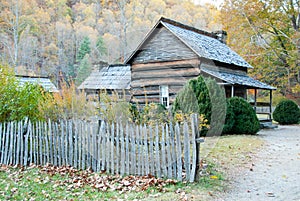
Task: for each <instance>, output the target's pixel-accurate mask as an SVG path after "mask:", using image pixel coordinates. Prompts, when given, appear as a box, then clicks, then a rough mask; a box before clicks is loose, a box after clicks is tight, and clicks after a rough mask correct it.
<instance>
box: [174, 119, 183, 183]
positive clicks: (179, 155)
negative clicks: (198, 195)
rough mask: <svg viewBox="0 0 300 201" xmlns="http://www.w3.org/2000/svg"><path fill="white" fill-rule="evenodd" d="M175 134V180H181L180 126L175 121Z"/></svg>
mask: <svg viewBox="0 0 300 201" xmlns="http://www.w3.org/2000/svg"><path fill="white" fill-rule="evenodd" d="M175 133H176V134H175V135H176V149H177V152H176V153H177V155H176V162H177V180H178V181H182V160H181V154H182V152H181V139H180V127H179V124H178V123H176V126H175Z"/></svg>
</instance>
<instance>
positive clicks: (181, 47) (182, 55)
mask: <svg viewBox="0 0 300 201" xmlns="http://www.w3.org/2000/svg"><path fill="white" fill-rule="evenodd" d="M155 32H156V33H154V34H152V37H151V38H149V39H148V41H146V43H145V45H144V46H142V47H141V48H140V49H139V53H138V54H137V55H136V56H135V57H134V58H133V62H132V63H133V64H135V63H149V62H158V61H172V60H182V59H192V58H197V55H196V54H195V53H194V52H193V51H192V50H191V49H190V48H188V47H187V46H186V45H185V44H184V43H183V42H181V41H180V40H179V39H178V38H177V37H176V36H174V35H173V34H172V33H171V32H170V31H169V30H167V29H166V28H165V27H162V28H157V29H156V30H155Z"/></svg>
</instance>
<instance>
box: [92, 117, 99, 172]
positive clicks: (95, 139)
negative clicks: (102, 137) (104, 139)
mask: <svg viewBox="0 0 300 201" xmlns="http://www.w3.org/2000/svg"><path fill="white" fill-rule="evenodd" d="M93 127H94V132H93V136H92V139H93V143H92V148H93V156H92V160H93V170H94V171H95V172H96V171H97V161H98V151H97V124H94V123H93Z"/></svg>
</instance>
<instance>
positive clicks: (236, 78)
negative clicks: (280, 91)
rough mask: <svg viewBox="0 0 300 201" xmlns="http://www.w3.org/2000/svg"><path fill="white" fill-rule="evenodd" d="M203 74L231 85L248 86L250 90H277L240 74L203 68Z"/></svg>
mask: <svg viewBox="0 0 300 201" xmlns="http://www.w3.org/2000/svg"><path fill="white" fill-rule="evenodd" d="M201 71H202V72H204V73H207V74H209V75H211V76H213V77H216V78H218V79H220V80H223V81H225V82H226V83H229V84H231V85H242V86H246V87H247V88H249V89H268V90H276V88H275V87H272V86H270V85H268V84H265V83H263V82H260V81H258V80H255V79H253V78H251V77H249V76H248V75H246V74H238V73H228V72H222V71H213V70H209V69H205V68H202V69H201Z"/></svg>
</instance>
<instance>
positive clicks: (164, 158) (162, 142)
mask: <svg viewBox="0 0 300 201" xmlns="http://www.w3.org/2000/svg"><path fill="white" fill-rule="evenodd" d="M165 143H166V141H165V126H164V125H162V126H161V156H162V158H161V164H162V170H163V177H165V178H166V177H167V176H168V172H167V163H166V147H165Z"/></svg>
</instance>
